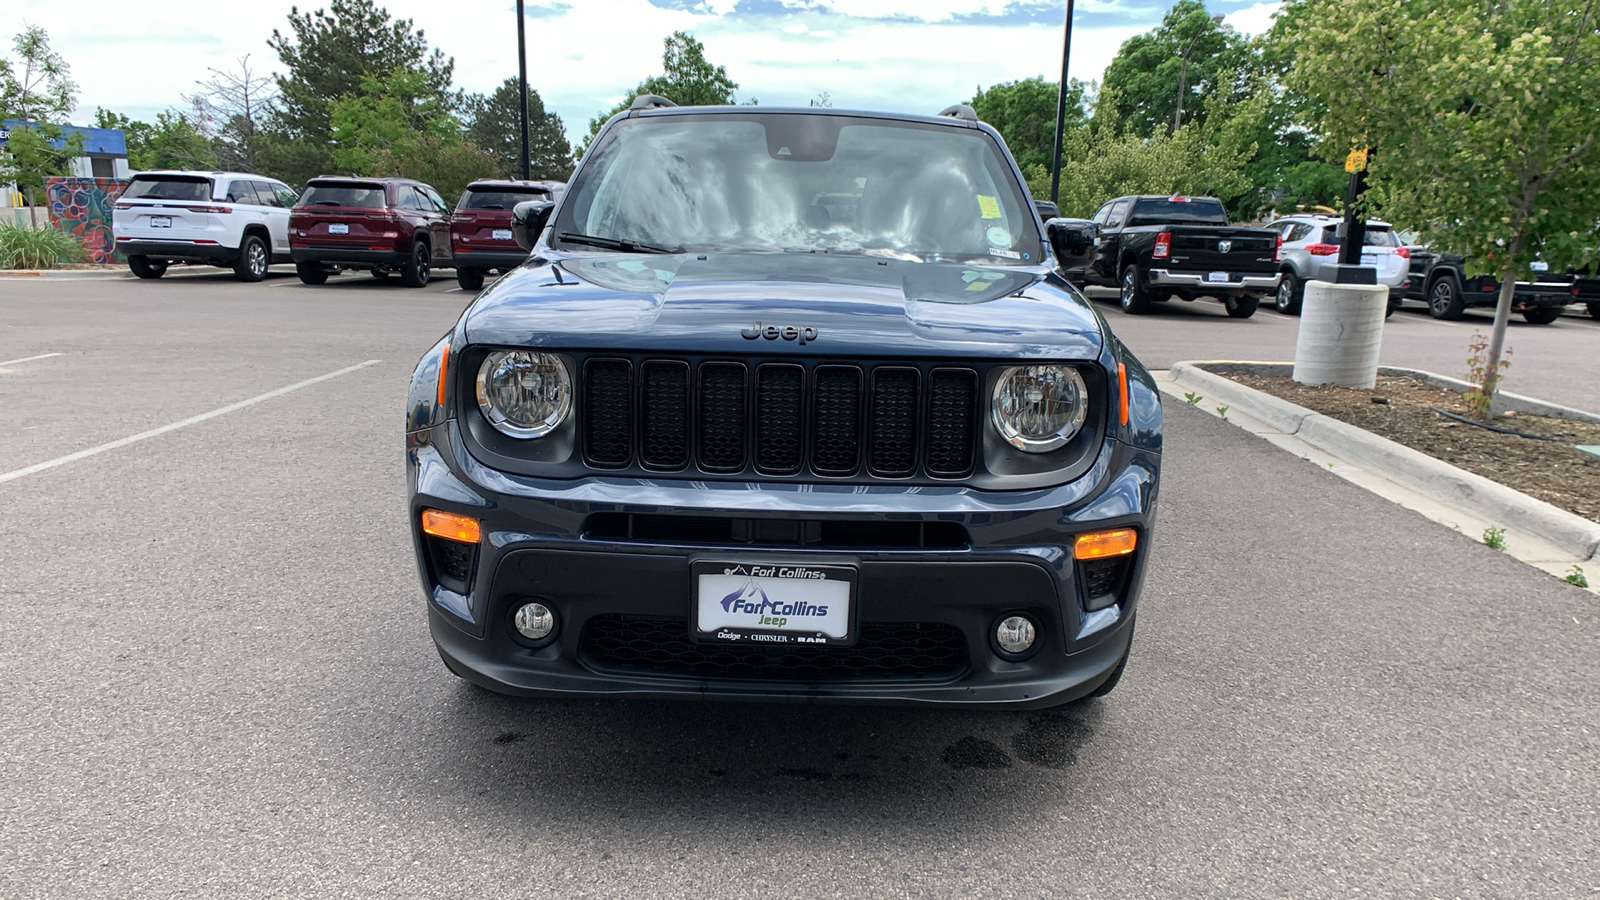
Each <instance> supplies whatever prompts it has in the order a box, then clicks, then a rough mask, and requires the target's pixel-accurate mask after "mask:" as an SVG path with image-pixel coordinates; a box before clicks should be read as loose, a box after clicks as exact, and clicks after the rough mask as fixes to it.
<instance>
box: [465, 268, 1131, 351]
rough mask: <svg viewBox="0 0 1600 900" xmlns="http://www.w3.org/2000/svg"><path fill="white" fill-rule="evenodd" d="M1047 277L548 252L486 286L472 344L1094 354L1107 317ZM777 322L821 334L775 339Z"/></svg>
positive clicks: (469, 318) (469, 320)
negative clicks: (769, 334) (771, 332)
mask: <svg viewBox="0 0 1600 900" xmlns="http://www.w3.org/2000/svg"><path fill="white" fill-rule="evenodd" d="M1045 275H1046V270H1044V269H1043V268H1025V267H1000V266H993V267H989V266H983V265H979V264H961V263H924V262H910V261H904V260H893V259H878V258H874V257H866V256H825V255H820V254H809V253H708V254H661V255H653V254H636V253H600V254H573V255H558V254H545V255H536V256H534V257H533V258H532V259H530V260H529V261H528V263H527V264H525V265H523V266H522V267H521V268H519V269H517V270H516V271H514V272H512V273H510V274H508V275H506V276H505V277H504V278H501V279H500V280H499V281H497V282H495V284H494V285H492V286H491V287H490V288H489V289H488V290H486V291H484V292H483V293H482V294H481V295H479V297H478V299H477V301H476V302H475V303H474V304H473V305H472V306H471V308H469V309H468V310H467V313H466V316H465V320H464V323H463V324H464V326H465V328H466V336H467V340H468V342H469V343H473V344H496V345H502V346H507V345H509V346H527V347H549V348H552V349H573V350H579V349H581V350H594V349H615V350H642V351H650V350H669V351H677V352H709V353H761V354H764V355H765V354H771V355H783V354H796V355H799V354H804V355H807V356H822V355H827V356H834V355H845V356H872V357H880V356H892V355H899V356H951V355H957V356H968V355H970V356H1004V357H1015V356H1025V357H1055V358H1064V359H1090V358H1094V357H1096V356H1098V354H1099V352H1100V348H1101V344H1102V337H1101V331H1100V320H1099V318H1098V317H1097V316H1096V315H1095V313H1094V311H1093V310H1092V309H1090V308H1089V305H1088V303H1087V301H1085V300H1084V299H1083V298H1082V297H1081V296H1080V295H1079V294H1077V293H1076V292H1075V291H1072V290H1070V289H1069V288H1067V287H1065V286H1064V285H1061V284H1059V283H1052V282H1050V281H1047V280H1046V278H1045ZM757 323H760V326H759V327H758V326H757ZM769 325H770V326H777V328H778V329H779V330H780V334H781V329H784V328H786V327H789V326H793V327H794V328H795V329H796V331H797V332H799V333H800V334H801V335H804V336H807V337H809V336H810V334H811V332H810V331H807V329H814V332H815V337H814V338H810V339H809V340H806V341H804V343H802V341H801V340H799V339H798V338H792V339H785V338H784V337H782V336H779V337H777V338H775V339H767V338H766V337H764V335H763V333H764V332H765V331H766V326H769Z"/></svg>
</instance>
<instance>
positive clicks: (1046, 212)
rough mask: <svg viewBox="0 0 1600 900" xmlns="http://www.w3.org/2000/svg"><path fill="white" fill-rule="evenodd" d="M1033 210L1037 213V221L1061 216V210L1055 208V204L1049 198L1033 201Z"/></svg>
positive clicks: (1046, 220) (1045, 220)
mask: <svg viewBox="0 0 1600 900" xmlns="http://www.w3.org/2000/svg"><path fill="white" fill-rule="evenodd" d="M1033 211H1034V212H1036V213H1038V214H1039V221H1041V222H1048V221H1050V220H1051V219H1059V218H1061V210H1059V209H1057V208H1056V205H1055V204H1054V203H1051V202H1050V201H1049V200H1035V201H1033Z"/></svg>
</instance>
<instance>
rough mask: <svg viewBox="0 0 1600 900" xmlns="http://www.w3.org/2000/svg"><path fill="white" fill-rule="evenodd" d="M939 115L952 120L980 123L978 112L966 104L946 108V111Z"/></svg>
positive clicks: (940, 112)
mask: <svg viewBox="0 0 1600 900" xmlns="http://www.w3.org/2000/svg"><path fill="white" fill-rule="evenodd" d="M939 115H941V116H948V117H950V118H952V119H966V120H967V121H968V122H976V121H978V113H977V111H976V110H974V109H973V108H972V107H970V106H968V105H966V104H965V103H957V104H955V105H953V106H946V107H945V108H944V109H942V110H940V111H939Z"/></svg>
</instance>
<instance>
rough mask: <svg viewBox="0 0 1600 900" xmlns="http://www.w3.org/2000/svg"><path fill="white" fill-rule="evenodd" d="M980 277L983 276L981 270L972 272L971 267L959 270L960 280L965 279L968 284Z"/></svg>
mask: <svg viewBox="0 0 1600 900" xmlns="http://www.w3.org/2000/svg"><path fill="white" fill-rule="evenodd" d="M982 277H983V273H982V272H974V271H973V270H971V269H963V270H962V271H961V280H962V281H965V282H967V283H969V284H970V283H971V282H974V281H977V280H978V279H979V278H982Z"/></svg>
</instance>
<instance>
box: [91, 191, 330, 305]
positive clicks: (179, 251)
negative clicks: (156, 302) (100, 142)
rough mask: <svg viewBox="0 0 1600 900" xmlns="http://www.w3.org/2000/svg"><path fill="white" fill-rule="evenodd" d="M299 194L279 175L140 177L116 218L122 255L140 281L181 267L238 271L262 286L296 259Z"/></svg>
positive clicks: (114, 213)
mask: <svg viewBox="0 0 1600 900" xmlns="http://www.w3.org/2000/svg"><path fill="white" fill-rule="evenodd" d="M296 199H298V195H297V194H296V193H295V192H294V191H293V190H291V189H290V188H289V186H288V185H286V184H284V183H283V182H281V181H278V180H277V179H274V178H267V177H265V176H262V175H251V174H248V173H245V172H189V171H178V172H173V171H156V172H140V173H139V174H137V175H135V176H133V181H132V183H130V184H129V185H128V188H127V190H125V191H123V192H122V196H120V197H118V198H117V203H116V208H115V209H113V210H112V213H111V229H112V232H113V233H114V234H115V235H116V238H117V250H119V251H121V253H122V254H123V255H124V256H126V257H127V258H128V268H130V269H132V270H133V274H135V275H137V276H139V277H140V278H160V277H161V276H162V275H164V274H166V271H167V265H168V264H169V263H173V262H185V263H202V264H206V265H213V266H225V267H228V268H232V269H233V272H234V274H235V275H237V276H238V277H239V280H240V281H260V280H261V279H263V278H265V277H267V266H269V265H271V264H272V263H275V262H282V263H286V262H289V261H290V259H289V207H291V206H294V202H295V200H296Z"/></svg>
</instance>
